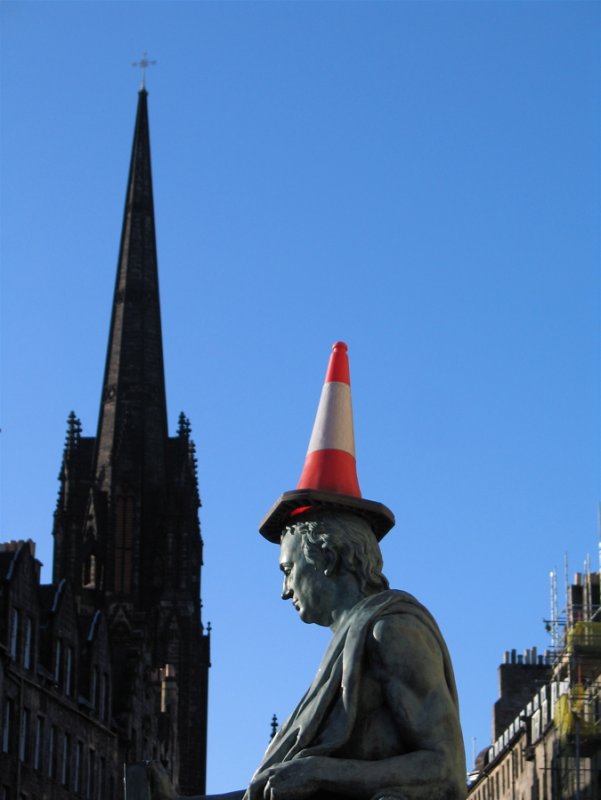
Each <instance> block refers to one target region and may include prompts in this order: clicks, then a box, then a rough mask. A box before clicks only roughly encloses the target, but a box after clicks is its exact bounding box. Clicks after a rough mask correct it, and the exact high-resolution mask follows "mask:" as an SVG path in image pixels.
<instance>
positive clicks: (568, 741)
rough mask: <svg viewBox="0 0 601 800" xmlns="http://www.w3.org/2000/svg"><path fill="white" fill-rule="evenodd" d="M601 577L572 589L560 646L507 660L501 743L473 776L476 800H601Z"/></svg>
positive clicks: (497, 734)
mask: <svg viewBox="0 0 601 800" xmlns="http://www.w3.org/2000/svg"><path fill="white" fill-rule="evenodd" d="M599 578H600V573H590V572H589V573H586V574H584V575H583V574H577V575H576V577H575V580H574V583H573V584H572V585H571V586H569V587H567V608H566V616H565V619H563V620H561V624H560V621H559V620H558V619H553V620H551V622H550V627H551V629H552V630H551V633H552V635H553V639H554V641H553V644H554V645H555V646H554V647H553V648H552V649H551V650H550V651H548V652H546V653H545V654H544V655H542V656H540V655H538V654H537V653H536V650H535V649H534V648H533V649H532V650H529V651H527V652H526V653H524V654H523V655H516V652H515V651H511V653H506V654H505V662H504V663H503V664H501V666H500V668H499V685H500V697H499V700H498V701H497V703H496V704H495V706H494V709H493V744H492V745H491V746H490V747H488V748H486V749H485V750H483V751H482V752H481V753H480V755H479V756H478V758H477V760H476V764H475V766H474V770H473V772H472V773H471V774H470V776H469V778H470V782H469V792H468V797H469V798H470V800H601V601H600V596H599Z"/></svg>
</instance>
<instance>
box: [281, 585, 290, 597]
mask: <svg viewBox="0 0 601 800" xmlns="http://www.w3.org/2000/svg"><path fill="white" fill-rule="evenodd" d="M290 599H292V589H289V588H288V586H287V585H286V583H284V588H283V590H282V600H290Z"/></svg>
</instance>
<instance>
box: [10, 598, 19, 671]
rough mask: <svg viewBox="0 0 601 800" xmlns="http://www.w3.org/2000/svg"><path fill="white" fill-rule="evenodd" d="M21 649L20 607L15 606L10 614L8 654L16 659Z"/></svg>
mask: <svg viewBox="0 0 601 800" xmlns="http://www.w3.org/2000/svg"><path fill="white" fill-rule="evenodd" d="M18 650H19V609H18V608H13V609H12V611H11V615H10V642H9V646H8V654H9V656H10V657H11V658H12V659H13V661H16V659H17V652H18Z"/></svg>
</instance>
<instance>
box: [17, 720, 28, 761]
mask: <svg viewBox="0 0 601 800" xmlns="http://www.w3.org/2000/svg"><path fill="white" fill-rule="evenodd" d="M28 745H29V709H28V708H24V709H23V714H22V715H21V728H20V731H19V761H27V755H28V753H27V750H28Z"/></svg>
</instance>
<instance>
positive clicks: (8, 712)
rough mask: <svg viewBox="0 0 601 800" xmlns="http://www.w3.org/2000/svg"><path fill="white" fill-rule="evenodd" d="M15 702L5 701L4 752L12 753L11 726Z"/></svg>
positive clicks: (3, 724) (3, 721) (3, 718)
mask: <svg viewBox="0 0 601 800" xmlns="http://www.w3.org/2000/svg"><path fill="white" fill-rule="evenodd" d="M12 716H13V702H12V700H11V699H10V698H8V697H6V698H5V699H4V709H3V713H2V752H3V753H10V726H11V724H12Z"/></svg>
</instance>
